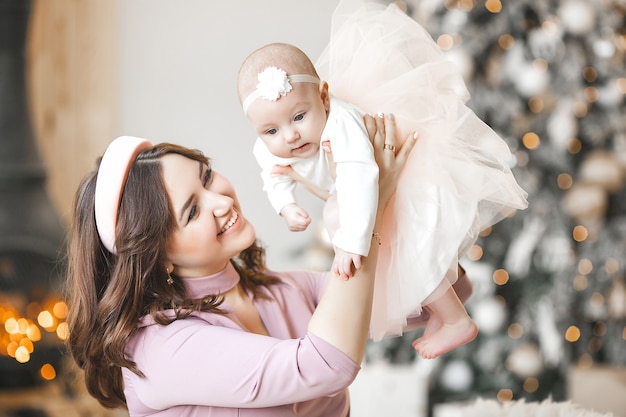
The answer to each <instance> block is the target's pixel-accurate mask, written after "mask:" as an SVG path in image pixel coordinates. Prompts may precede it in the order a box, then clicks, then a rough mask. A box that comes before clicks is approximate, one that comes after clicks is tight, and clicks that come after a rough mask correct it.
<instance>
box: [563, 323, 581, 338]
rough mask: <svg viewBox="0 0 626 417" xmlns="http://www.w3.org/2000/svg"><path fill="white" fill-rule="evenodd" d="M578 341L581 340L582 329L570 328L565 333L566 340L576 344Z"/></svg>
mask: <svg viewBox="0 0 626 417" xmlns="http://www.w3.org/2000/svg"><path fill="white" fill-rule="evenodd" d="M578 339H580V329H579V328H578V327H576V326H569V327H568V328H567V330H566V331H565V340H567V341H568V342H576V341H578Z"/></svg>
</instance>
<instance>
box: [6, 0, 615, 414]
mask: <svg viewBox="0 0 626 417" xmlns="http://www.w3.org/2000/svg"><path fill="white" fill-rule="evenodd" d="M381 1H382V0H381ZM386 3H389V2H388V1H387V2H386ZM397 4H398V5H399V6H400V7H401V8H403V9H404V10H406V12H407V13H408V14H409V15H410V16H412V17H413V18H415V19H416V20H417V21H418V22H419V23H421V24H422V25H423V26H425V27H426V29H427V30H428V31H429V32H430V33H431V35H432V36H433V38H434V39H435V40H436V41H437V43H438V44H439V45H440V46H441V48H442V49H443V50H444V51H445V52H446V54H447V55H448V56H449V58H450V59H451V60H452V61H454V62H455V63H457V64H458V66H459V69H460V70H461V72H462V73H463V75H464V77H465V80H466V83H467V85H468V87H469V90H470V92H471V94H472V98H471V100H470V102H469V103H468V105H469V107H470V108H472V109H473V110H474V111H475V112H476V113H477V115H478V116H479V117H481V118H482V119H483V120H485V121H486V122H487V123H488V124H489V125H490V126H492V127H493V128H494V130H496V131H497V132H498V133H499V134H500V135H501V136H502V137H503V138H504V139H505V141H506V142H507V143H508V145H509V147H510V148H511V150H512V152H513V154H514V156H515V159H514V161H513V162H512V164H513V166H512V169H513V171H514V173H515V175H516V177H517V178H518V181H519V182H520V184H521V185H522V186H523V187H524V188H525V189H526V190H527V191H528V192H529V202H530V207H529V208H528V209H527V210H525V211H522V212H518V213H517V214H515V215H514V216H512V217H510V218H508V219H506V220H504V221H502V222H501V223H499V224H497V225H496V226H495V227H493V228H492V229H489V230H487V231H485V233H484V234H483V236H481V238H480V239H479V240H478V242H477V243H476V245H475V246H474V247H473V248H472V249H471V251H470V253H469V255H468V257H467V259H464V266H465V268H466V269H467V270H468V272H469V275H470V277H471V278H472V280H473V282H474V286H475V292H474V295H473V297H472V298H471V299H470V301H469V302H468V305H467V307H468V310H469V312H470V314H471V315H472V316H473V318H474V319H475V320H476V322H477V323H478V324H479V326H480V334H479V336H478V338H477V339H476V340H475V341H473V342H472V343H470V344H469V345H467V346H464V347H462V348H459V349H457V350H455V351H453V352H450V353H448V354H446V355H444V356H442V357H441V358H438V359H436V360H432V361H422V360H419V359H417V358H415V354H414V351H413V349H412V347H411V344H410V343H411V341H412V340H413V339H414V338H415V337H417V336H419V333H412V334H407V335H406V336H404V337H400V338H390V339H385V340H383V341H382V342H379V343H371V344H370V345H369V346H368V351H367V360H366V363H365V364H364V367H363V372H362V373H361V374H360V375H359V377H358V378H357V381H356V382H355V385H354V389H353V397H354V398H353V414H354V415H355V416H356V417H362V416H370V415H372V416H374V415H380V414H382V412H386V413H387V414H393V415H395V416H401V417H402V416H426V415H428V416H434V417H446V416H452V415H458V414H454V413H455V412H456V410H458V406H460V405H462V404H466V403H468V402H470V401H473V400H475V399H477V398H486V399H493V400H497V401H499V402H502V403H506V402H508V401H512V400H525V401H543V400H546V399H552V400H554V401H568V400H572V401H575V402H576V403H579V404H582V405H583V406H585V407H589V408H593V409H596V410H599V411H604V412H609V411H611V412H613V413H614V414H615V416H617V417H624V416H626V414H624V413H625V411H624V410H626V403H625V401H626V370H625V367H626V284H625V282H626V281H625V280H626V256H625V255H626V193H625V192H624V184H625V180H626V114H625V113H626V111H625V109H624V94H625V93H626V69H625V66H624V58H625V55H626V27H625V19H626V2H625V1H624V0H516V1H502V2H501V1H499V0H486V1H475V0H423V1H418V0H406V1H403V2H397ZM336 5H337V0H317V1H315V2H304V1H289V0H264V1H243V2H214V1H202V0H178V1H174V0H125V1H122V0H111V1H98V0H0V417H6V416H18V415H19V416H25V415H34V416H38V415H42V416H45V415H50V416H54V415H59V416H60V415H63V416H108V415H115V416H117V415H125V414H124V413H120V412H117V411H110V410H104V409H102V408H100V407H99V406H98V405H97V404H95V403H94V401H92V400H91V399H90V398H89V397H88V396H87V395H86V394H85V393H84V390H83V388H82V386H81V384H80V378H79V377H80V373H79V372H78V371H77V370H76V369H75V368H74V367H73V366H72V364H71V361H68V360H67V357H66V355H65V354H64V352H63V348H62V340H63V339H64V338H65V337H66V336H67V329H66V327H65V326H64V317H65V314H66V308H67V307H66V306H65V305H64V303H63V302H62V300H61V298H60V296H59V293H60V285H61V283H62V279H63V277H62V270H63V243H64V236H65V232H66V230H67V226H68V222H69V212H70V208H71V205H72V200H73V195H74V191H75V189H76V188H77V186H78V183H79V181H80V179H81V178H82V176H83V175H84V174H85V173H86V172H87V171H89V170H90V169H91V168H92V167H93V166H94V163H95V160H96V158H97V157H98V156H100V155H101V154H102V153H103V152H104V150H105V148H106V146H107V145H108V143H109V142H110V141H111V140H112V139H113V138H115V137H117V136H120V135H132V136H141V137H146V138H149V139H150V140H152V141H153V142H160V141H173V142H177V143H181V144H183V145H186V146H190V147H194V148H198V149H201V150H202V151H204V152H205V153H206V154H207V155H208V156H209V157H211V158H212V160H213V164H214V167H215V169H216V170H218V171H220V172H222V173H223V174H225V175H226V176H227V177H228V178H230V179H231V181H232V182H233V183H234V185H235V187H236V189H237V190H238V194H239V198H240V200H241V203H242V207H243V210H244V213H245V215H246V216H247V217H248V218H249V219H250V220H251V221H252V223H253V224H254V225H255V226H256V228H257V232H258V236H259V238H260V239H261V240H262V241H263V242H264V243H265V245H266V246H267V248H268V255H269V259H268V260H269V265H270V266H271V267H272V268H276V269H291V268H305V267H306V268H314V269H324V268H326V267H327V265H328V263H329V260H330V259H331V256H332V252H331V249H330V248H329V247H328V244H327V243H326V239H325V238H324V236H323V232H322V231H321V230H322V229H321V225H320V222H321V209H322V205H321V203H320V202H319V201H317V200H315V199H314V198H313V197H311V196H309V195H307V194H305V193H302V195H301V198H302V200H303V201H302V204H303V205H304V206H305V207H307V208H308V209H309V212H310V213H312V214H313V216H314V217H315V218H316V222H315V223H314V225H313V227H310V228H309V230H308V231H307V232H304V233H297V234H294V233H290V232H288V231H287V230H286V227H285V226H284V223H283V221H282V220H281V219H280V218H279V217H278V216H276V214H275V213H274V212H273V211H272V209H271V208H270V206H269V203H267V199H266V197H265V195H264V194H263V192H262V190H261V181H260V177H259V169H258V167H257V165H256V162H255V161H254V158H253V156H252V152H251V146H252V143H253V140H254V136H253V134H252V131H251V129H250V128H249V127H248V125H247V123H246V121H245V118H244V116H243V114H242V111H241V109H240V105H239V102H238V100H237V96H236V90H235V79H236V73H237V70H238V68H239V65H240V63H241V61H242V60H243V59H244V57H245V56H247V55H248V54H249V53H250V52H251V51H252V50H254V49H256V48H257V47H259V46H261V45H263V44H266V43H268V42H275V41H281V42H289V43H293V44H296V45H298V46H299V47H301V48H302V49H303V50H304V51H305V52H307V53H308V54H309V55H310V56H311V57H312V58H314V59H315V58H316V57H317V56H318V55H319V54H320V53H321V52H322V50H323V48H324V47H325V45H326V43H327V42H328V39H329V31H330V19H331V15H332V12H333V10H334V8H335V7H336ZM383 110H384V109H383ZM378 410H380V411H378Z"/></svg>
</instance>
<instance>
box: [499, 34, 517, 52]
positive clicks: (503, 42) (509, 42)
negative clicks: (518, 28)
mask: <svg viewBox="0 0 626 417" xmlns="http://www.w3.org/2000/svg"><path fill="white" fill-rule="evenodd" d="M514 44H515V38H514V37H513V36H511V35H509V34H508V33H505V34H504V35H500V37H499V38H498V45H500V48H502V49H511V48H512V47H513V45H514Z"/></svg>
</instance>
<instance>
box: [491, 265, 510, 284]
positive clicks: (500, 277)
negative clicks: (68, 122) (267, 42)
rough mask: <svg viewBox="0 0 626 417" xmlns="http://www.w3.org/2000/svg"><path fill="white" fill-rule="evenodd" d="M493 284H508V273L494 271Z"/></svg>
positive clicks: (498, 270) (500, 270)
mask: <svg viewBox="0 0 626 417" xmlns="http://www.w3.org/2000/svg"><path fill="white" fill-rule="evenodd" d="M493 282H495V283H496V284H497V285H504V284H506V283H507V282H509V273H508V272H507V271H506V270H504V269H496V270H495V271H494V273H493Z"/></svg>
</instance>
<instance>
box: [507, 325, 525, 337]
mask: <svg viewBox="0 0 626 417" xmlns="http://www.w3.org/2000/svg"><path fill="white" fill-rule="evenodd" d="M507 333H508V335H509V337H510V338H511V339H519V338H520V337H522V336H523V335H524V327H522V325H521V324H519V323H511V325H509V328H508V330H507Z"/></svg>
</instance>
